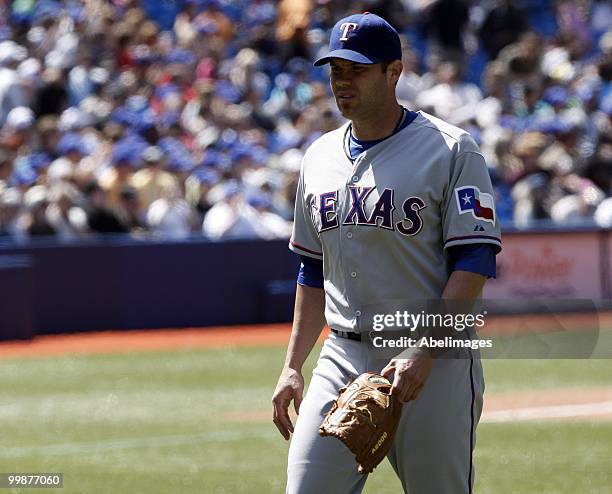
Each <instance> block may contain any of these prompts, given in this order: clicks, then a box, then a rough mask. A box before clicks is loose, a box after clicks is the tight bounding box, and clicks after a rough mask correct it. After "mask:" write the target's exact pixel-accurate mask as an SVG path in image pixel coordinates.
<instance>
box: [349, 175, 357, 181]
mask: <svg viewBox="0 0 612 494" xmlns="http://www.w3.org/2000/svg"><path fill="white" fill-rule="evenodd" d="M351 180H352V181H353V182H359V177H358V176H357V175H353V178H351Z"/></svg>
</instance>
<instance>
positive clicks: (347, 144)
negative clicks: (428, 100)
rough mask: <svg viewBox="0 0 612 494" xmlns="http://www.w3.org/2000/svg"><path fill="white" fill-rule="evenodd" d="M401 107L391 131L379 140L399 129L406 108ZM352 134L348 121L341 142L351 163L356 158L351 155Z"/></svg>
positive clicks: (351, 127) (404, 116)
mask: <svg viewBox="0 0 612 494" xmlns="http://www.w3.org/2000/svg"><path fill="white" fill-rule="evenodd" d="M401 109H402V113H401V114H400V118H399V120H398V121H397V124H396V125H395V128H394V129H393V132H391V133H390V134H389V135H388V136H387V137H383V138H382V139H380V140H381V141H382V140H384V139H387V138H388V137H391V136H392V135H393V134H395V133H396V132H397V131H398V130H399V128H400V127H401V126H402V124H403V123H404V120H405V118H406V108H404V107H403V106H402V107H401ZM352 135H353V124H352V123H350V124H349V125H348V127H347V128H346V130H345V131H344V137H343V138H342V142H343V148H344V154H345V155H346V157H347V158H348V159H349V161H350V162H351V163H353V162H354V161H355V159H356V158H352V157H351V148H350V146H351V143H350V140H351V136H352Z"/></svg>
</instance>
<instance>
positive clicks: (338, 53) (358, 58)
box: [314, 50, 379, 67]
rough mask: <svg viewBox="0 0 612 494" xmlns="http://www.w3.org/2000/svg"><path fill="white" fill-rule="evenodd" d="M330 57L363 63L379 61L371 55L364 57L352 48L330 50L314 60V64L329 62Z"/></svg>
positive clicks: (317, 65)
mask: <svg viewBox="0 0 612 494" xmlns="http://www.w3.org/2000/svg"><path fill="white" fill-rule="evenodd" d="M332 58H341V59H343V60H348V61H350V62H355V63H365V64H374V63H378V62H379V60H376V59H374V58H372V57H366V56H365V55H362V54H361V53H359V52H356V51H353V50H332V51H330V52H329V53H328V54H327V55H325V56H324V57H321V58H319V59H318V60H317V61H315V63H314V66H315V67H319V66H321V65H325V64H326V63H329V62H330V61H331V59H332Z"/></svg>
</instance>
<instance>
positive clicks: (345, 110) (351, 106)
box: [336, 98, 356, 118]
mask: <svg viewBox="0 0 612 494" xmlns="http://www.w3.org/2000/svg"><path fill="white" fill-rule="evenodd" d="M354 100H355V98H336V104H337V105H338V110H340V113H341V114H342V116H343V117H345V118H350V117H351V115H352V114H353V113H355V107H356V105H355V101H354Z"/></svg>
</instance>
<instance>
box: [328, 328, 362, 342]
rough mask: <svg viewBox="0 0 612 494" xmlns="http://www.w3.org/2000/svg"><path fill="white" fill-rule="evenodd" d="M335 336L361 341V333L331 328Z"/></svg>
mask: <svg viewBox="0 0 612 494" xmlns="http://www.w3.org/2000/svg"><path fill="white" fill-rule="evenodd" d="M331 332H332V333H334V334H335V335H336V336H339V337H340V338H347V339H349V340H355V341H361V333H354V332H353V331H338V330H337V329H333V328H332V330H331Z"/></svg>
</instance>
